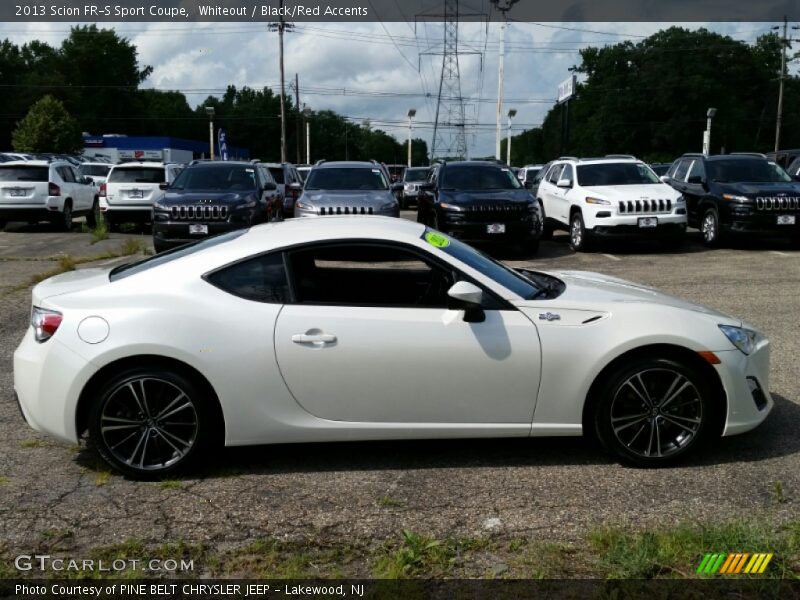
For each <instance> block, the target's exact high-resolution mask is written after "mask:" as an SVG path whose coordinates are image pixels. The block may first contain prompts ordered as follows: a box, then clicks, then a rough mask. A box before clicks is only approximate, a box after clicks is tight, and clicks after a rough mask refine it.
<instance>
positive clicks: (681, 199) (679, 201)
mask: <svg viewBox="0 0 800 600" xmlns="http://www.w3.org/2000/svg"><path fill="white" fill-rule="evenodd" d="M675 204H686V198H684V197H683V196H678V197H677V198H675Z"/></svg>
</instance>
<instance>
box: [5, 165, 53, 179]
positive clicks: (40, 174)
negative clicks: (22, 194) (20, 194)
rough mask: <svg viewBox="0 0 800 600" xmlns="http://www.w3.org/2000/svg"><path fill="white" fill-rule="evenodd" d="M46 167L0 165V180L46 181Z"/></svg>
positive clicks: (47, 175)
mask: <svg viewBox="0 0 800 600" xmlns="http://www.w3.org/2000/svg"><path fill="white" fill-rule="evenodd" d="M49 176H50V169H49V168H47V167H3V166H0V181H47V180H48V179H49Z"/></svg>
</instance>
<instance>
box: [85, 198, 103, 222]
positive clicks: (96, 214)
mask: <svg viewBox="0 0 800 600" xmlns="http://www.w3.org/2000/svg"><path fill="white" fill-rule="evenodd" d="M100 218H101V217H100V201H99V200H98V199H97V198H95V199H94V202H93V203H92V210H90V211H89V213H88V214H87V215H86V225H87V226H88V227H90V228H91V229H94V228H95V227H97V225H98V224H99V223H100Z"/></svg>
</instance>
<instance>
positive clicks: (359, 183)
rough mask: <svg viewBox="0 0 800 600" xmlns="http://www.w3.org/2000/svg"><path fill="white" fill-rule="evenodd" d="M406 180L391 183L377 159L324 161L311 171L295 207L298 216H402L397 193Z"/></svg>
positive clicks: (295, 213)
mask: <svg viewBox="0 0 800 600" xmlns="http://www.w3.org/2000/svg"><path fill="white" fill-rule="evenodd" d="M401 189H403V184H402V183H395V184H391V183H389V179H388V178H387V176H386V170H385V169H384V168H383V167H382V166H381V165H380V164H379V163H376V162H344V161H342V162H320V163H317V164H316V165H314V168H313V169H312V170H311V172H310V173H309V174H308V178H307V179H306V184H305V187H304V188H303V193H302V195H301V196H300V198H299V199H298V200H297V202H296V203H295V206H294V216H295V217H318V216H327V215H381V216H384V217H399V216H400V204H399V203H398V202H397V198H395V196H394V193H395V192H397V191H399V190H401Z"/></svg>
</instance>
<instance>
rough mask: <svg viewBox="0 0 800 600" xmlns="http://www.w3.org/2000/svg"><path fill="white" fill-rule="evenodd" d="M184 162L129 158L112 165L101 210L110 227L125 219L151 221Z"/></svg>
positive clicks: (140, 221)
mask: <svg viewBox="0 0 800 600" xmlns="http://www.w3.org/2000/svg"><path fill="white" fill-rule="evenodd" d="M182 168H183V166H182V165H178V164H173V163H166V164H165V163H160V162H129V163H121V164H118V165H114V166H113V167H111V170H110V171H109V172H108V177H107V178H106V182H105V183H104V184H103V185H101V186H100V211H101V212H102V213H103V216H104V217H105V219H106V222H107V223H108V226H109V228H110V229H115V228H116V227H118V226H119V225H120V224H121V223H130V222H133V223H148V222H150V221H151V219H152V217H153V214H152V213H153V203H155V202H158V201H159V200H161V199H162V198H163V197H164V188H166V184H169V183H172V182H173V181H174V180H175V178H176V177H177V176H178V173H180V172H181V170H182Z"/></svg>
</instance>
